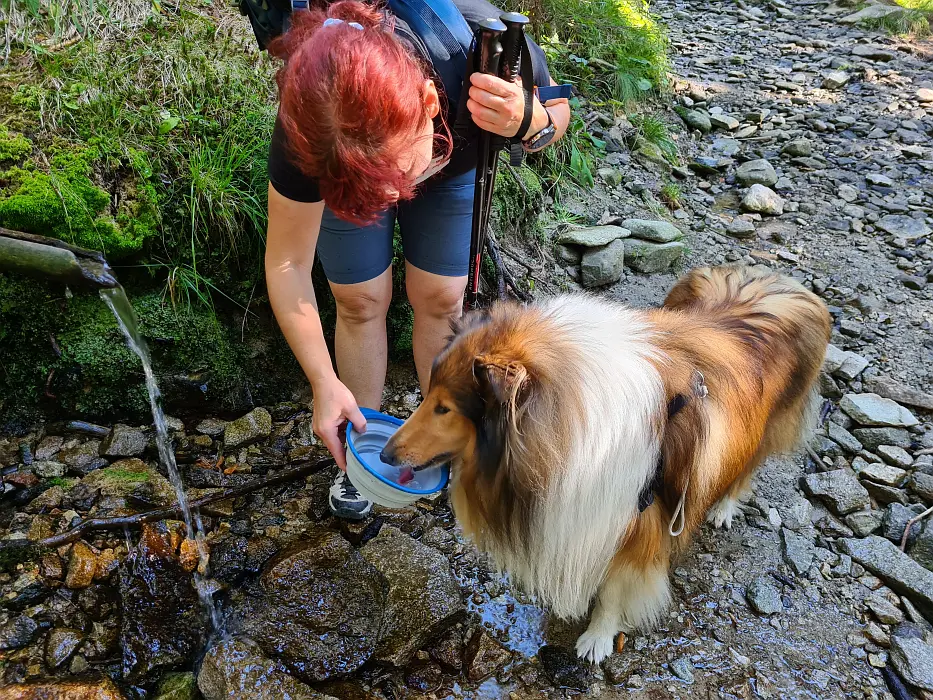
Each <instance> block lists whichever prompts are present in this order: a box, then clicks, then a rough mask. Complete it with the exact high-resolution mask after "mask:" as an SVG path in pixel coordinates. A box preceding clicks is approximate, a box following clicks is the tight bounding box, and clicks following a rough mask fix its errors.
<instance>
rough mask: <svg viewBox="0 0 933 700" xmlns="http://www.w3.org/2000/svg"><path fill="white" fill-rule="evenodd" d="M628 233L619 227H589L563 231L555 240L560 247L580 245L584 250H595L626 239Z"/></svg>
mask: <svg viewBox="0 0 933 700" xmlns="http://www.w3.org/2000/svg"><path fill="white" fill-rule="evenodd" d="M629 235H630V231H628V230H627V229H624V228H622V227H621V226H590V227H588V228H574V229H569V230H567V231H564V232H563V233H562V234H561V235H560V236H559V237H558V239H557V242H558V243H560V244H562V245H580V246H583V247H584V248H597V247H599V246H604V245H608V244H609V243H612V242H613V241H615V240H618V239H619V238H628V237H629Z"/></svg>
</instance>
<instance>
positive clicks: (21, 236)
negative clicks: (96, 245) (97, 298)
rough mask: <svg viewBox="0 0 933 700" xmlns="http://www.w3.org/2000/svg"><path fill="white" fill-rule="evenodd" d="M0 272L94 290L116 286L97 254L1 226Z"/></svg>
mask: <svg viewBox="0 0 933 700" xmlns="http://www.w3.org/2000/svg"><path fill="white" fill-rule="evenodd" d="M0 270H4V271H7V272H16V273H19V274H23V275H29V276H31V277H41V278H45V279H53V280H57V281H59V282H64V283H65V284H70V285H75V286H82V287H91V288H96V289H108V288H113V287H116V286H117V279H116V277H114V275H113V271H112V270H111V269H110V266H109V265H108V264H107V261H106V260H105V259H104V256H102V255H101V254H100V253H97V252H94V251H92V250H84V249H83V248H76V247H75V246H70V245H68V244H67V243H63V242H62V241H59V240H56V239H54V238H46V237H45V236H36V235H35V234H31V233H23V232H22V231H11V230H10V229H6V228H2V227H0Z"/></svg>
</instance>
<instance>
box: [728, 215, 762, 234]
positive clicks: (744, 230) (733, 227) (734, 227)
mask: <svg viewBox="0 0 933 700" xmlns="http://www.w3.org/2000/svg"><path fill="white" fill-rule="evenodd" d="M726 233H728V234H729V235H730V236H732V237H733V238H752V237H754V235H755V223H754V222H753V221H752V220H751V219H746V218H745V217H744V216H737V217H735V218H734V219H733V220H732V221H730V222H729V223H728V224H727V225H726Z"/></svg>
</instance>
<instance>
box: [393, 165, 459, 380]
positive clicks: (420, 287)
mask: <svg viewBox="0 0 933 700" xmlns="http://www.w3.org/2000/svg"><path fill="white" fill-rule="evenodd" d="M474 181H475V172H474V171H470V172H468V173H464V174H463V175H457V176H454V177H451V178H447V179H445V180H439V181H437V182H433V183H429V184H428V186H427V187H425V190H424V192H422V193H420V194H419V195H418V197H417V198H416V199H414V200H412V201H410V202H404V203H403V204H401V205H399V212H398V218H399V224H400V226H401V228H402V242H403V244H404V247H405V260H406V265H405V286H406V291H407V292H408V300H409V301H410V302H411V306H412V310H413V311H414V313H415V327H414V331H413V338H412V345H413V346H414V355H415V367H416V369H417V370H418V380H419V382H420V383H421V391H422V393H427V390H428V383H429V381H430V379H431V364H432V363H433V362H434V358H435V357H437V355H438V353H440V351H441V350H443V349H444V345H445V344H446V343H447V338H448V337H449V336H450V322H451V320H453V319H456V318H459V317H460V313H461V310H462V308H463V291H464V289H466V283H467V269H468V268H469V261H468V258H469V257H470V230H471V225H472V221H473V187H474Z"/></svg>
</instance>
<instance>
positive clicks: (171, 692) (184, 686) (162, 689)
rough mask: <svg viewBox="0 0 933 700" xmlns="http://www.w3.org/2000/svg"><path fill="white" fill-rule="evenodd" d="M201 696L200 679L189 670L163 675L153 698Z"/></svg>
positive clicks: (179, 699) (183, 699) (174, 699)
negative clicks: (199, 689)
mask: <svg viewBox="0 0 933 700" xmlns="http://www.w3.org/2000/svg"><path fill="white" fill-rule="evenodd" d="M199 696H200V693H199V692H198V679H197V678H195V676H194V674H193V673H191V672H190V671H189V672H185V673H166V674H165V675H164V676H162V680H160V681H159V685H158V687H157V688H156V691H155V696H154V697H153V700H199Z"/></svg>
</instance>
